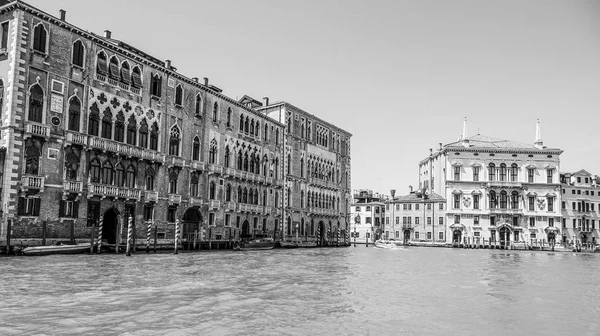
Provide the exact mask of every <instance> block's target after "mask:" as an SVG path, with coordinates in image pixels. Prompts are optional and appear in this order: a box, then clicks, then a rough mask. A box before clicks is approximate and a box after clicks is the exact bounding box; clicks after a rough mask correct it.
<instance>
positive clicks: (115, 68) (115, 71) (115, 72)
mask: <svg viewBox="0 0 600 336" xmlns="http://www.w3.org/2000/svg"><path fill="white" fill-rule="evenodd" d="M109 70H110V77H112V78H115V79H118V78H119V65H117V63H113V62H111V63H110V69H109Z"/></svg>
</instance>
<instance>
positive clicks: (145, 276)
mask: <svg viewBox="0 0 600 336" xmlns="http://www.w3.org/2000/svg"><path fill="white" fill-rule="evenodd" d="M599 261H600V255H597V254H596V255H594V254H571V253H550V252H549V253H538V252H523V251H520V252H509V251H489V250H462V249H431V248H418V247H415V248H410V249H407V250H378V249H374V248H365V247H364V246H362V247H356V248H354V247H350V248H338V249H335V248H330V249H295V250H271V251H260V252H230V251H220V252H210V253H209V252H207V253H195V254H185V253H181V254H179V255H173V254H156V255H155V254H150V255H146V254H140V253H138V254H135V255H133V256H132V257H130V258H127V257H125V256H123V255H107V254H104V255H95V256H89V255H77V256H48V257H15V258H0V299H1V302H2V304H1V305H0V321H2V323H0V334H1V335H17V334H18V335H21V334H46V335H55V334H61V335H65V334H67V335H68V334H70V335H80V334H101V335H102V334H128V335H169V334H172V335H186V334H187V335H196V334H199V333H202V334H211V335H242V334H245V335H282V334H283V335H307V334H317V335H323V334H330V335H334V334H342V333H344V334H349V335H398V334H400V333H404V334H408V335H424V334H427V335H447V334H461V335H480V334H482V333H486V334H489V335H505V334H515V335H522V334H548V335H573V334H583V335H598V334H600V326H599V323H600V322H599V321H600V320H599V319H598V316H600V304H598V302H600V294H599V293H598V290H597V286H598V283H599V282H600V270H598V267H597V266H598V262H599Z"/></svg>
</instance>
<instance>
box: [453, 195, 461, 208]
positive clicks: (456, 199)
mask: <svg viewBox="0 0 600 336" xmlns="http://www.w3.org/2000/svg"><path fill="white" fill-rule="evenodd" d="M454 209H460V195H454Z"/></svg>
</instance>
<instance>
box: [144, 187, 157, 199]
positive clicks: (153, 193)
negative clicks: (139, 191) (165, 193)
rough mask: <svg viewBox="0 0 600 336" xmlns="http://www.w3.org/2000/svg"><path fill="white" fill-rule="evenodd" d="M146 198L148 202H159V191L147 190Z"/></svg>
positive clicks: (145, 192)
mask: <svg viewBox="0 0 600 336" xmlns="http://www.w3.org/2000/svg"><path fill="white" fill-rule="evenodd" d="M144 199H145V200H146V202H158V191H154V190H145V191H144Z"/></svg>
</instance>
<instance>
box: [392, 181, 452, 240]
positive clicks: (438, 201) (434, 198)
mask: <svg viewBox="0 0 600 336" xmlns="http://www.w3.org/2000/svg"><path fill="white" fill-rule="evenodd" d="M445 203H446V200H445V199H444V197H442V196H441V195H438V194H435V193H434V194H424V193H423V192H422V191H420V190H419V191H413V190H412V187H410V193H409V194H408V195H405V196H398V197H394V198H393V199H391V200H388V201H387V202H386V203H385V210H386V211H385V226H384V233H383V236H384V237H385V238H386V239H395V240H402V241H403V242H404V243H409V242H413V243H416V242H433V240H434V239H435V241H436V242H442V243H443V242H446V230H447V227H446V223H447V221H446V218H445V213H446V211H445Z"/></svg>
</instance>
